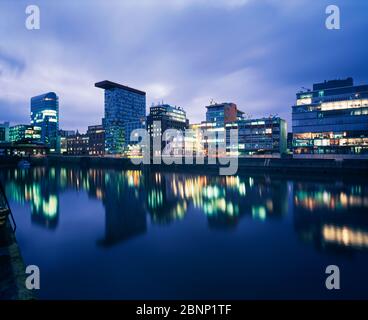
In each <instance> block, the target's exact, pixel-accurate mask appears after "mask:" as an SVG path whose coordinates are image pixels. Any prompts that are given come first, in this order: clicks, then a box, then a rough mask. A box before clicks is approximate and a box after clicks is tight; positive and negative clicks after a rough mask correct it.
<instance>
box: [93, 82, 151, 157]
mask: <svg viewBox="0 0 368 320" xmlns="http://www.w3.org/2000/svg"><path fill="white" fill-rule="evenodd" d="M95 86H96V87H97V88H101V89H104V90H105V117H104V121H103V125H104V129H105V151H106V153H109V154H121V153H123V152H124V150H125V149H126V147H127V146H128V145H129V143H130V135H131V132H132V131H133V130H134V129H139V128H143V123H142V119H144V118H145V116H146V93H145V92H143V91H140V90H137V89H133V88H129V87H126V86H123V85H121V84H117V83H114V82H110V81H102V82H98V83H96V84H95Z"/></svg>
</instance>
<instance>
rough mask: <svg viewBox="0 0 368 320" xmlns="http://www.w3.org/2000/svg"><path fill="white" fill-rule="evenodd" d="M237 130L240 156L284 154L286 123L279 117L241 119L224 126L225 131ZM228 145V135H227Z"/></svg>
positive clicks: (228, 143)
mask: <svg viewBox="0 0 368 320" xmlns="http://www.w3.org/2000/svg"><path fill="white" fill-rule="evenodd" d="M230 129H238V154H239V155H240V156H242V155H245V156H257V155H267V156H268V157H269V156H277V157H280V156H281V155H283V154H285V153H286V148H287V127H286V121H285V120H283V119H281V118H279V117H270V118H261V119H241V120H238V121H237V122H233V123H229V124H227V125H226V130H230ZM227 138H228V142H227V145H228V146H229V145H230V140H229V134H227Z"/></svg>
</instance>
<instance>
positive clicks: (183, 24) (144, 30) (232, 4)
mask: <svg viewBox="0 0 368 320" xmlns="http://www.w3.org/2000/svg"><path fill="white" fill-rule="evenodd" d="M29 4H36V5H38V6H39V7H40V10H41V29H40V30H27V29H26V28H25V19H26V14H25V8H26V7H27V5H29ZM330 4H335V5H338V6H339V7H340V10H341V29H340V30H327V29H326V27H325V20H326V17H327V15H326V13H325V10H326V7H327V6H328V5H330ZM367 34H368V1H367V0H328V1H325V0H313V1H310V0H139V1H137V0H120V1H117V0H88V1H87V0H78V1H76V0H73V1H71V0H70V1H68V0H67V1H58V0H43V1H39V0H37V1H36V0H28V1H20V0H19V1H18V0H0V122H2V121H10V122H11V124H16V123H29V113H30V106H29V104H30V102H29V100H30V97H32V96H35V95H38V94H41V93H44V92H48V91H54V92H56V93H57V94H58V96H59V99H60V128H62V129H79V130H81V131H84V130H85V129H86V127H87V126H88V125H94V124H98V123H100V122H101V118H102V117H103V109H104V107H103V91H102V90H101V89H97V88H95V87H94V83H95V82H98V81H102V80H111V81H115V82H119V83H121V84H124V85H128V86H131V87H134V88H137V89H140V90H144V91H146V92H147V110H148V108H149V106H150V105H151V104H152V103H157V102H160V101H162V100H163V101H164V102H166V103H169V104H172V105H177V106H181V107H183V108H184V109H185V110H186V111H187V114H188V117H189V119H190V122H191V123H194V122H200V121H202V120H204V119H205V111H206V110H205V106H206V105H208V104H209V102H210V100H211V99H213V100H214V101H216V102H234V103H236V104H237V105H238V107H239V109H240V110H242V111H245V112H246V113H247V114H248V115H251V116H253V117H259V116H269V115H270V114H273V115H275V114H278V115H279V116H281V117H283V118H285V119H286V120H287V121H288V123H289V131H290V130H291V123H290V119H291V105H292V104H293V103H294V102H295V93H296V92H297V91H298V90H300V89H301V87H303V86H304V87H307V88H311V86H312V84H313V82H320V81H323V80H327V79H336V78H345V77H348V76H352V77H354V79H355V82H356V83H368V62H367V59H368V41H367V38H368V35H367Z"/></svg>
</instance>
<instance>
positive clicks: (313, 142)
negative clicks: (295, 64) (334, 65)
mask: <svg viewBox="0 0 368 320" xmlns="http://www.w3.org/2000/svg"><path fill="white" fill-rule="evenodd" d="M296 99H297V100H296V105H295V106H293V107H292V110H293V113H292V124H293V153H294V157H307V158H308V157H312V158H345V157H368V85H354V82H353V79H352V78H347V79H344V80H331V81H325V82H322V83H316V84H314V85H313V90H307V91H303V92H299V93H297V95H296Z"/></svg>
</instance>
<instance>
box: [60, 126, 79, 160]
mask: <svg viewBox="0 0 368 320" xmlns="http://www.w3.org/2000/svg"><path fill="white" fill-rule="evenodd" d="M71 136H75V131H74V130H59V139H60V143H59V144H60V153H61V154H67V153H68V144H67V138H68V137H71Z"/></svg>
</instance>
